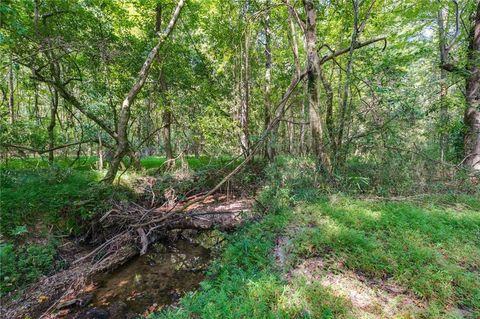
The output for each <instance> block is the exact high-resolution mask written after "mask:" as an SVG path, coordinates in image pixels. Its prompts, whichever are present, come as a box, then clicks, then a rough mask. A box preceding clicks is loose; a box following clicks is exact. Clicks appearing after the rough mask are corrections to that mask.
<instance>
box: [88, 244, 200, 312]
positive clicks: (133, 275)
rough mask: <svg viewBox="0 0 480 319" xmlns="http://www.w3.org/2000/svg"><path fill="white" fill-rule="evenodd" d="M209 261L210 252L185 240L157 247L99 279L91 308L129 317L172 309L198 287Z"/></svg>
mask: <svg viewBox="0 0 480 319" xmlns="http://www.w3.org/2000/svg"><path fill="white" fill-rule="evenodd" d="M209 259H210V253H209V250H208V249H206V248H204V247H202V246H200V245H197V244H192V243H190V242H188V241H186V240H179V241H177V242H175V244H173V245H170V246H166V247H165V246H163V245H161V244H157V245H154V247H152V248H151V249H150V250H149V252H148V253H147V254H146V255H143V256H140V257H137V258H135V259H133V260H131V261H130V262H128V263H127V264H125V265H124V266H122V267H121V268H119V269H117V270H115V271H114V272H112V273H106V274H103V275H101V277H99V278H97V279H96V280H95V281H96V283H97V286H98V288H97V289H95V291H94V293H95V299H94V301H93V304H92V306H93V307H96V308H99V309H107V310H109V312H110V315H111V316H112V315H113V313H112V312H116V313H118V312H120V313H121V314H122V315H124V314H128V315H127V317H130V316H133V314H137V315H138V314H143V313H145V311H147V310H148V309H150V310H153V309H154V308H155V309H160V308H162V307H163V306H166V305H170V304H172V303H174V302H175V301H177V300H178V298H179V297H180V296H181V295H183V294H184V293H185V292H187V291H191V290H194V289H195V288H197V287H198V284H199V283H200V281H202V280H203V278H204V270H205V269H206V266H207V263H208V261H209ZM118 304H120V305H121V307H120V309H118V306H116V305H118ZM112 305H113V306H112ZM125 305H126V306H125ZM114 307H117V309H112V308H114ZM117 315H118V314H117Z"/></svg>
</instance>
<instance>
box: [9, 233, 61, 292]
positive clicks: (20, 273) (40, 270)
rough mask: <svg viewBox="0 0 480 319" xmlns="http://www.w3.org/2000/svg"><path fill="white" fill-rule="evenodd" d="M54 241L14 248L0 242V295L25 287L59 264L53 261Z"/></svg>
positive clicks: (54, 253)
mask: <svg viewBox="0 0 480 319" xmlns="http://www.w3.org/2000/svg"><path fill="white" fill-rule="evenodd" d="M55 255H56V242H55V241H49V242H48V243H47V244H29V245H25V246H20V247H17V248H14V245H13V244H10V243H4V244H0V263H1V264H2V267H0V295H4V294H6V293H8V292H10V291H13V290H17V289H19V288H22V287H25V286H26V285H28V284H29V283H32V282H34V281H35V280H37V279H38V278H39V277H40V276H42V275H46V274H48V273H50V272H52V271H53V270H58V269H57V268H58V267H59V266H61V265H60V264H56V263H55Z"/></svg>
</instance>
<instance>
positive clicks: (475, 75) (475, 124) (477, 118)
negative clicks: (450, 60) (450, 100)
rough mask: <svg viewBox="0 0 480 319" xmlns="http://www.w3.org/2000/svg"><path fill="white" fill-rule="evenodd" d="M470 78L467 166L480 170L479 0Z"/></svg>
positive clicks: (467, 82) (466, 141) (467, 88)
mask: <svg viewBox="0 0 480 319" xmlns="http://www.w3.org/2000/svg"><path fill="white" fill-rule="evenodd" d="M468 74H469V75H468V78H467V81H466V96H467V104H468V106H467V110H466V111H465V118H464V121H465V126H466V127H467V129H468V131H467V134H466V136H465V152H466V159H465V164H466V165H467V166H468V167H470V168H472V169H474V170H480V110H479V106H480V1H479V0H477V8H476V15H475V23H474V26H473V28H472V30H471V32H470V45H469V48H468Z"/></svg>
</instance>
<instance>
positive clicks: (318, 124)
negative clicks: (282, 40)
mask: <svg viewBox="0 0 480 319" xmlns="http://www.w3.org/2000/svg"><path fill="white" fill-rule="evenodd" d="M303 4H304V7H305V12H306V14H307V20H306V25H305V42H306V49H307V59H308V60H307V64H308V74H307V79H308V82H307V87H308V114H309V119H310V130H311V133H312V151H313V152H314V154H315V156H316V158H317V159H318V160H319V161H320V163H321V164H322V165H323V168H324V170H325V171H326V172H327V173H328V174H331V173H332V164H331V162H330V157H329V156H328V152H327V150H326V148H325V146H324V144H323V123H322V119H321V117H320V114H319V110H320V103H319V96H318V82H319V57H318V53H317V43H316V42H317V35H316V23H317V22H316V18H317V11H316V9H315V4H314V2H313V0H303Z"/></svg>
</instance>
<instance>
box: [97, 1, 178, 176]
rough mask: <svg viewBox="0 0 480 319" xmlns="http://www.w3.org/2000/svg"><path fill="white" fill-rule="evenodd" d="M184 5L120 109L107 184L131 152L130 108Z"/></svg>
mask: <svg viewBox="0 0 480 319" xmlns="http://www.w3.org/2000/svg"><path fill="white" fill-rule="evenodd" d="M184 4H185V0H179V1H178V4H177V7H176V8H175V11H174V13H173V16H172V18H171V20H170V23H169V24H168V26H167V28H166V29H165V30H164V31H163V32H162V33H161V34H160V36H159V39H158V43H157V45H155V47H154V48H153V49H152V50H151V51H150V53H149V54H148V56H147V58H146V60H145V62H144V63H143V65H142V68H141V69H140V73H139V75H138V78H137V80H136V81H135V84H134V85H133V86H132V88H131V89H130V91H129V92H128V94H127V96H126V97H125V99H124V100H123V103H122V107H121V109H120V114H119V119H118V128H117V132H116V133H117V134H116V142H117V145H116V150H115V154H114V156H113V160H112V161H111V163H110V167H109V169H108V172H107V175H106V176H105V178H104V179H103V180H104V182H107V183H112V182H113V180H114V179H115V176H116V175H117V172H118V168H119V166H120V163H121V161H122V159H123V157H124V156H125V155H126V153H127V152H128V151H129V147H130V146H129V142H128V123H129V120H130V108H131V106H132V104H133V102H134V101H135V98H136V97H137V95H138V93H139V92H140V90H141V89H142V87H143V85H144V84H145V81H146V80H147V76H148V73H149V71H150V67H151V66H152V64H153V61H154V60H155V58H156V57H157V55H158V52H159V51H160V48H161V47H162V45H163V43H164V42H165V40H166V39H167V38H168V36H169V35H170V33H171V32H172V30H173V27H174V26H175V23H176V22H177V20H178V17H179V15H180V12H181V10H182V8H183V5H184Z"/></svg>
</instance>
